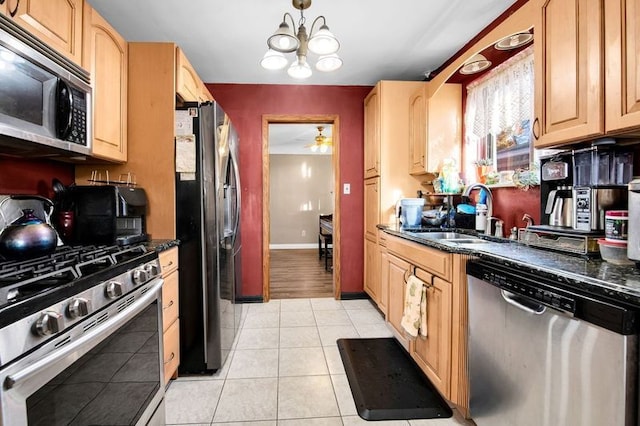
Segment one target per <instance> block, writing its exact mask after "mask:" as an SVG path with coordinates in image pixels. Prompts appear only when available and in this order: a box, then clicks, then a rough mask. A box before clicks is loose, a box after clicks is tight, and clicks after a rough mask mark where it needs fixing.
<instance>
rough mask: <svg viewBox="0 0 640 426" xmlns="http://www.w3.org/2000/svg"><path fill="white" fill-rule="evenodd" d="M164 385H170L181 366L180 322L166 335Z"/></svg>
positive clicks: (173, 325)
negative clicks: (172, 377)
mask: <svg viewBox="0 0 640 426" xmlns="http://www.w3.org/2000/svg"><path fill="white" fill-rule="evenodd" d="M163 362H164V384H165V385H166V384H167V383H169V380H170V379H171V376H173V374H174V373H175V372H176V370H177V369H178V365H179V364H180V320H176V321H175V322H174V323H173V324H171V326H170V327H169V328H168V329H167V331H166V332H165V333H164V357H163Z"/></svg>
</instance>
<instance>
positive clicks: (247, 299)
mask: <svg viewBox="0 0 640 426" xmlns="http://www.w3.org/2000/svg"><path fill="white" fill-rule="evenodd" d="M262 302H264V299H263V298H262V296H241V297H236V303H262Z"/></svg>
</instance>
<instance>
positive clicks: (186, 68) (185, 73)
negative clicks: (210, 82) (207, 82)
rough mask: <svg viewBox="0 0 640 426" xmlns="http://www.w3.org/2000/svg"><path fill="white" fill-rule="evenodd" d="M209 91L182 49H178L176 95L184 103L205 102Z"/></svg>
mask: <svg viewBox="0 0 640 426" xmlns="http://www.w3.org/2000/svg"><path fill="white" fill-rule="evenodd" d="M205 92H206V93H208V92H209V91H208V90H207V88H206V87H205V86H204V83H202V80H200V77H199V76H198V74H197V73H196V70H195V69H194V68H193V66H192V65H191V63H190V62H189V60H188V59H187V57H186V56H185V54H184V52H183V51H182V49H180V48H179V47H177V48H176V94H177V95H178V96H179V97H180V99H182V100H183V101H184V102H204V101H205V100H207V99H204V98H205V97H206V93H205Z"/></svg>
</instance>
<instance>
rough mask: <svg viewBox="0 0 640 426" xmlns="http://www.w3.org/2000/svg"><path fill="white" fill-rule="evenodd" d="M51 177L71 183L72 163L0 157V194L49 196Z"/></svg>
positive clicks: (51, 192) (51, 190)
mask: <svg viewBox="0 0 640 426" xmlns="http://www.w3.org/2000/svg"><path fill="white" fill-rule="evenodd" d="M53 178H58V179H59V180H60V181H61V182H62V183H63V184H64V185H69V184H71V183H72V182H73V180H74V166H73V164H67V163H58V162H54V161H48V160H21V159H14V158H0V194H29V195H35V194H37V195H42V196H43V197H49V198H51V197H53V189H52V188H51V180H52V179H53Z"/></svg>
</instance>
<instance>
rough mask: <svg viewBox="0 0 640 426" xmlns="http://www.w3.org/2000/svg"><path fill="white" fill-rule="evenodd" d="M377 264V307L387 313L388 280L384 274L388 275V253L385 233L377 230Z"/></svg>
mask: <svg viewBox="0 0 640 426" xmlns="http://www.w3.org/2000/svg"><path fill="white" fill-rule="evenodd" d="M378 265H380V267H379V269H378V270H379V278H378V280H379V281H380V297H379V298H378V302H377V304H378V309H380V311H381V312H382V313H383V314H384V315H385V317H386V315H387V311H388V307H389V280H388V279H385V276H386V277H388V276H389V253H387V234H385V233H384V232H383V231H381V230H378Z"/></svg>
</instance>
